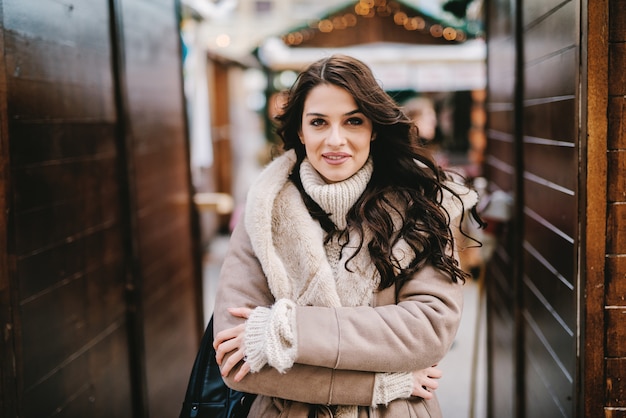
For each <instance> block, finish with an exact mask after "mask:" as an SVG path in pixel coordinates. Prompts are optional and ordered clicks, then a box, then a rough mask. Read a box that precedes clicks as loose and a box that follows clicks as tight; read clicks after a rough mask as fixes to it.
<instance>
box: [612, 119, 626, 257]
mask: <svg viewBox="0 0 626 418" xmlns="http://www.w3.org/2000/svg"><path fill="white" fill-rule="evenodd" d="M624 115H626V113H624ZM607 158H608V162H607V176H608V179H607V181H608V183H609V184H610V187H609V188H608V193H607V194H608V196H607V199H608V201H609V202H625V203H626V181H625V180H626V179H625V178H624V174H625V173H626V148H624V149H621V150H617V151H609V152H608V153H607ZM622 242H624V241H622ZM622 253H626V249H625V250H623V251H622Z"/></svg>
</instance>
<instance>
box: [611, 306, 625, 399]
mask: <svg viewBox="0 0 626 418" xmlns="http://www.w3.org/2000/svg"><path fill="white" fill-rule="evenodd" d="M606 355H607V357H626V306H625V307H613V308H608V309H607V310H606ZM621 400H622V402H624V405H625V406H626V398H622V399H621Z"/></svg>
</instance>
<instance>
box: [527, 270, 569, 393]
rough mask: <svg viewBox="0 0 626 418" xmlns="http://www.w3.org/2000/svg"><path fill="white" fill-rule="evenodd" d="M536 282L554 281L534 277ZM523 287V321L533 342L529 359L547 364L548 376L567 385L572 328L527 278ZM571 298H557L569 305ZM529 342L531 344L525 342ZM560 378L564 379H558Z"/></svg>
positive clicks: (566, 294) (567, 296) (566, 296)
mask: <svg viewBox="0 0 626 418" xmlns="http://www.w3.org/2000/svg"><path fill="white" fill-rule="evenodd" d="M528 274H529V275H530V274H532V272H528ZM536 280H537V281H541V280H545V281H551V280H557V279H556V278H554V277H550V276H544V277H538V278H536ZM524 285H525V287H524V290H523V294H524V296H523V297H524V317H525V319H526V323H527V327H528V328H529V329H528V332H532V333H533V338H536V341H534V343H533V344H529V346H530V347H535V348H534V352H533V356H536V358H538V360H539V361H541V362H542V363H546V362H547V363H550V364H551V367H553V368H554V370H553V371H552V373H554V375H555V376H557V379H558V380H563V379H565V380H569V381H570V384H571V382H572V381H573V379H574V375H575V368H576V363H575V357H576V351H575V349H574V347H575V342H574V341H575V338H574V336H575V335H576V328H575V327H574V328H572V327H570V326H567V325H566V324H565V323H564V318H563V317H562V315H563V313H565V312H557V311H555V309H554V306H553V304H552V302H553V301H552V300H547V299H546V296H547V295H545V294H541V292H540V291H539V289H538V288H537V287H536V286H535V285H534V283H533V282H532V281H531V280H530V279H529V278H528V276H526V277H525V279H524ZM575 296H576V295H575V294H574V292H573V291H572V290H570V291H568V292H565V293H563V294H562V295H560V296H559V297H560V298H563V299H569V300H571V301H573V300H574V298H575ZM567 319H569V318H567ZM529 341H533V340H532V339H529ZM539 353H542V354H539ZM553 363H554V364H553ZM562 374H563V375H564V376H565V378H564V377H562V376H561V375H562ZM567 390H571V389H567Z"/></svg>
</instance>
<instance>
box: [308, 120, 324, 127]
mask: <svg viewBox="0 0 626 418" xmlns="http://www.w3.org/2000/svg"><path fill="white" fill-rule="evenodd" d="M309 123H310V124H311V126H322V125H324V124H325V123H326V121H325V120H324V119H321V118H315V119H311V121H310V122H309Z"/></svg>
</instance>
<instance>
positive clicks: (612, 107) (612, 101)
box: [608, 96, 626, 150]
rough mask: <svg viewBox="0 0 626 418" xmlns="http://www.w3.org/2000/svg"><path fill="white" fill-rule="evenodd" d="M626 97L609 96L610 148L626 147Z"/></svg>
mask: <svg viewBox="0 0 626 418" xmlns="http://www.w3.org/2000/svg"><path fill="white" fill-rule="evenodd" d="M625 115H626V97H624V96H614V97H610V98H609V128H608V129H609V134H608V135H609V138H608V141H609V143H608V149H609V150H617V149H626V117H625Z"/></svg>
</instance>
